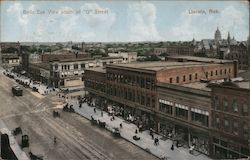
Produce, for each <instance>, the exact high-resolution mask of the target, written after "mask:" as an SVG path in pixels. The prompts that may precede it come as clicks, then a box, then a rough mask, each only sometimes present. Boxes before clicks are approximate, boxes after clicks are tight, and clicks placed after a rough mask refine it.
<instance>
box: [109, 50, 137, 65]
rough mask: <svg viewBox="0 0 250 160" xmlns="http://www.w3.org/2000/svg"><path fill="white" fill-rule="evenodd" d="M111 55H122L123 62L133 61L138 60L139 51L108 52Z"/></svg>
mask: <svg viewBox="0 0 250 160" xmlns="http://www.w3.org/2000/svg"><path fill="white" fill-rule="evenodd" d="M108 56H109V57H122V63H131V62H135V61H136V60H137V52H118V53H108Z"/></svg>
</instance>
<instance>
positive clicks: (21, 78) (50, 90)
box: [5, 70, 59, 95]
mask: <svg viewBox="0 0 250 160" xmlns="http://www.w3.org/2000/svg"><path fill="white" fill-rule="evenodd" d="M5 73H8V74H10V75H12V76H13V77H14V78H13V79H14V80H19V81H21V82H23V83H27V84H28V85H29V88H31V89H33V87H35V88H37V89H38V93H39V94H41V95H48V94H53V95H55V94H56V93H57V92H58V91H59V90H58V89H55V91H53V88H49V87H48V86H46V85H44V84H42V83H40V84H38V83H34V82H33V81H32V80H31V79H30V78H27V77H25V76H22V75H19V74H17V73H14V72H9V71H7V70H5Z"/></svg>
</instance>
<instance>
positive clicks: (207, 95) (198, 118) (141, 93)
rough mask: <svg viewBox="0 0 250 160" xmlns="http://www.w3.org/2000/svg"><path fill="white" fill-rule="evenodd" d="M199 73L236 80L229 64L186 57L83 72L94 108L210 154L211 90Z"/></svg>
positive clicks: (215, 77)
mask: <svg viewBox="0 0 250 160" xmlns="http://www.w3.org/2000/svg"><path fill="white" fill-rule="evenodd" d="M176 60H177V59H176ZM221 68H223V70H222V74H220V69H221ZM225 69H226V71H225ZM229 69H230V72H229ZM203 70H204V71H205V73H206V72H208V74H207V75H208V76H207V79H208V80H216V79H224V78H227V77H236V75H237V65H235V62H233V61H213V62H212V61H211V59H196V58H194V59H193V58H191V57H189V61H188V60H186V62H178V60H177V62H176V61H169V62H150V63H146V62H144V63H131V64H115V65H108V66H107V67H106V70H102V71H100V70H91V71H89V70H87V71H86V77H85V81H86V84H85V85H86V86H85V89H86V90H87V91H88V92H89V95H91V96H92V97H93V101H95V102H94V104H97V103H96V102H98V104H99V105H100V106H101V107H103V106H104V107H105V106H106V107H107V106H109V105H111V106H113V107H114V108H116V109H117V108H118V109H117V110H119V111H121V115H122V116H123V117H124V118H125V119H128V120H131V119H132V120H131V121H132V122H133V123H135V124H136V125H137V126H138V127H139V128H142V129H149V128H154V129H155V131H156V132H158V133H160V134H162V135H163V136H165V137H171V138H172V139H173V140H174V141H178V143H179V144H182V145H186V146H191V145H194V146H195V149H196V150H198V151H199V152H201V153H204V154H207V155H210V153H211V151H210V149H211V148H210V132H209V129H210V126H211V121H212V119H211V118H212V117H211V108H212V107H211V105H212V102H211V89H210V88H208V87H207V83H204V82H200V81H203V79H204V77H205V76H204V71H203ZM216 70H217V74H216ZM211 71H212V72H211ZM196 73H197V78H195V77H196V76H195V75H196ZM211 73H212V74H211ZM200 74H201V75H200ZM190 75H191V76H190ZM103 77H105V79H104V78H103ZM177 77H179V78H177ZM184 77H185V78H184ZM171 78H172V79H171ZM105 84H106V85H105ZM98 86H99V87H98ZM100 86H103V87H100ZM193 86H196V87H193ZM199 86H200V88H199ZM106 102H107V103H108V104H106ZM103 104H105V105H103Z"/></svg>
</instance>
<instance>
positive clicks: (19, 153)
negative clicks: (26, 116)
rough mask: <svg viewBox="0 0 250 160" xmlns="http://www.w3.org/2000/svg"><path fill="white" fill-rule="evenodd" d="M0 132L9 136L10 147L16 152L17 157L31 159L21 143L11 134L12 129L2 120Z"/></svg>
mask: <svg viewBox="0 0 250 160" xmlns="http://www.w3.org/2000/svg"><path fill="white" fill-rule="evenodd" d="M0 132H1V133H3V134H4V133H6V134H8V136H9V141H10V147H11V149H12V150H13V152H14V153H15V155H16V157H17V158H18V159H20V160H29V158H28V157H27V155H26V154H25V152H23V150H22V149H21V147H20V146H19V144H18V143H17V141H16V139H15V137H14V136H13V135H12V134H11V131H10V130H9V129H8V128H7V127H6V126H5V124H4V123H3V122H2V121H1V120H0Z"/></svg>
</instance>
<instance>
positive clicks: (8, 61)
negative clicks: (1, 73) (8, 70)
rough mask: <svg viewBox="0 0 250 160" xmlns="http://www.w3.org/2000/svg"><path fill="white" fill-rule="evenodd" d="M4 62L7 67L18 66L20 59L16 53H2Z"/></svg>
mask: <svg viewBox="0 0 250 160" xmlns="http://www.w3.org/2000/svg"><path fill="white" fill-rule="evenodd" d="M2 63H3V65H4V66H7V67H11V66H18V65H19V64H20V59H19V56H18V54H16V53H2Z"/></svg>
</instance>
